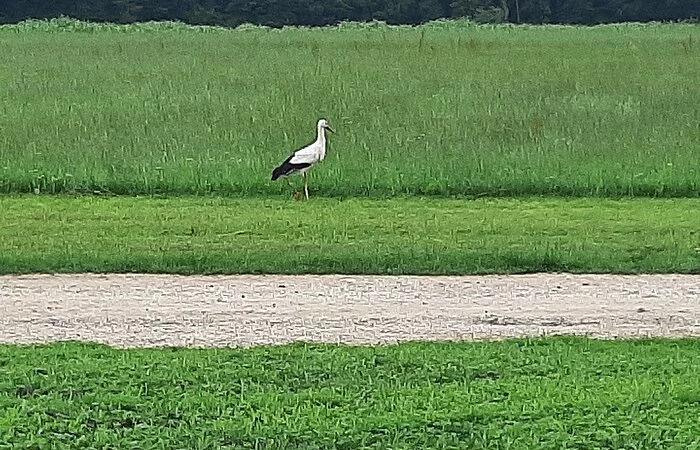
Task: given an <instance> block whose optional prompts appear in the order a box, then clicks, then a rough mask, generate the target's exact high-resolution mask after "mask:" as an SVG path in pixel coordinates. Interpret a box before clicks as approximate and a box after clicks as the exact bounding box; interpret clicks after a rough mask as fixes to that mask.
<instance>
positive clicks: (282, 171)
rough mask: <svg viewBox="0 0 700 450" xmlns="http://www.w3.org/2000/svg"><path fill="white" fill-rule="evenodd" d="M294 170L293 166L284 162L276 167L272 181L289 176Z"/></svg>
mask: <svg viewBox="0 0 700 450" xmlns="http://www.w3.org/2000/svg"><path fill="white" fill-rule="evenodd" d="M292 170H294V168H293V167H292V165H291V164H289V163H288V162H286V161H285V162H283V163H282V164H280V165H279V166H277V167H275V170H273V171H272V181H275V180H277V179H278V178H279V177H283V176H285V175H289V173H290V172H291V171H292Z"/></svg>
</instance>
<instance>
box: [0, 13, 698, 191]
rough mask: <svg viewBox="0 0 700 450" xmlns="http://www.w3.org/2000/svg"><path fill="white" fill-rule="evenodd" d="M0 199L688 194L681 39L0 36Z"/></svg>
mask: <svg viewBox="0 0 700 450" xmlns="http://www.w3.org/2000/svg"><path fill="white" fill-rule="evenodd" d="M0 52H2V55H3V61H4V62H5V63H4V64H2V65H0V86H2V91H3V93H2V97H3V101H2V102H1V103H0V192H4V193H9V192H12V193H17V192H47V193H58V192H93V191H99V192H111V193H116V194H144V193H169V194H202V193H217V194H220V195H278V194H281V193H282V192H284V189H285V186H284V185H282V184H273V183H271V182H270V181H269V175H270V172H271V170H272V168H273V167H274V166H275V165H276V164H277V163H279V162H280V161H282V159H284V158H285V157H286V156H287V155H288V153H289V152H290V151H292V150H294V149H296V148H297V147H299V146H302V145H304V144H306V143H308V142H310V141H311V140H312V139H313V138H314V131H315V130H314V125H315V122H316V120H317V119H318V118H320V117H326V118H328V119H329V120H330V121H331V123H332V124H333V125H334V126H335V128H336V130H337V134H335V135H332V136H331V142H330V152H329V155H328V158H327V159H326V161H325V162H324V164H323V165H322V166H320V167H318V168H316V169H314V171H313V172H312V183H313V186H314V187H316V188H317V192H318V195H326V196H378V197H381V196H391V195H397V194H408V195H412V194H422V195H492V196H519V195H531V194H538V195H540V194H545V195H561V196H660V197H678V196H691V197H695V196H698V194H699V193H700V166H698V152H699V151H700V143H699V139H700V138H699V137H700V125H699V124H700V90H699V89H698V88H697V83H698V75H697V74H698V73H700V28H698V27H697V26H696V25H690V24H684V25H683V24H675V25H660V24H651V25H643V26H642V25H612V26H599V27H592V28H579V27H558V26H551V27H511V26H499V27H492V26H474V25H471V24H468V23H461V22H454V23H446V22H438V23H433V24H428V25H425V26H422V27H415V28H411V27H387V26H383V25H378V24H369V25H365V26H361V25H357V24H355V25H353V24H346V25H343V26H340V27H332V28H322V29H300V28H287V29H282V30H270V29H264V28H255V27H243V28H241V29H235V30H224V29H217V28H206V27H198V28H194V27H187V26H184V25H178V24H146V25H137V26H115V25H94V24H84V23H80V22H74V21H70V20H62V21H54V22H30V23H25V24H20V25H17V26H4V27H1V28H0Z"/></svg>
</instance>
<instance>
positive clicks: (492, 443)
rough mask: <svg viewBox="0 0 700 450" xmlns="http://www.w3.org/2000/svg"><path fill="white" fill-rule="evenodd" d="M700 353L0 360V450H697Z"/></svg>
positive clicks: (484, 346)
mask: <svg viewBox="0 0 700 450" xmlns="http://www.w3.org/2000/svg"><path fill="white" fill-rule="evenodd" d="M699 357H700V341H697V340H685V341H683V340H679V341H673V340H664V341H656V340H645V341H631V342H624V341H618V342H615V341H595V340H587V339H583V338H550V339H537V340H511V341H504V342H490V343H486V342H481V343H411V344H404V345H400V346H392V347H383V346H380V347H344V346H334V345H309V344H296V345H289V346H282V347H260V348H253V349H207V350H202V349H199V350H194V349H189V350H188V349H132V350H118V349H112V348H108V347H105V346H99V345H88V344H78V343H62V344H52V345H41V346H32V347H29V346H0V373H2V377H0V448H8V449H9V448H139V449H165V448H187V449H216V448H240V449H359V448H366V449H370V448H375V449H380V448H381V449H385V448H393V449H416V448H426V449H427V448H434V449H457V448H460V449H462V448H471V449H523V450H524V449H528V450H529V449H534V448H537V449H594V448H605V449H652V448H654V449H655V448H663V449H669V450H672V449H673V450H675V449H678V450H681V449H682V450H686V449H696V448H698V447H700V422H699V421H698V413H699V411H700V381H699V380H700V378H698V377H697V369H698V366H697V361H698V358H699Z"/></svg>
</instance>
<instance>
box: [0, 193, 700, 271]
mask: <svg viewBox="0 0 700 450" xmlns="http://www.w3.org/2000/svg"><path fill="white" fill-rule="evenodd" d="M0 211H2V215H0V272H2V273H17V272H85V271H90V272H164V273H168V272H169V273H367V274H373V273H376V274H399V273H400V274H476V273H495V272H498V273H508V272H510V273H514V272H541V271H571V272H613V273H625V272H628V273H632V272H678V273H700V200H693V199H674V200H650V199H636V200H604V199H576V200H564V199H538V198H532V199H527V200H512V199H511V200H506V199H498V200H493V199H480V200H467V199H462V200H457V199H452V200H446V199H440V200H438V199H415V198H414V199H406V198H404V199H393V200H366V199H364V200H362V199H352V200H344V201H343V200H337V199H323V198H312V199H311V200H310V201H308V202H295V201H293V200H291V199H289V198H280V199H277V200H272V199H259V198H258V199H255V198H254V199H226V198H193V197H190V198H167V199H166V198H134V197H118V198H97V197H77V198H69V197H51V196H24V197H0Z"/></svg>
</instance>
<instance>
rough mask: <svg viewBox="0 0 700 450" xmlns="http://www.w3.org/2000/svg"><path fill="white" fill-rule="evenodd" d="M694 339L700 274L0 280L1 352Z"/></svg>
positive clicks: (699, 320) (698, 328) (698, 329)
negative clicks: (33, 347) (71, 346)
mask: <svg viewBox="0 0 700 450" xmlns="http://www.w3.org/2000/svg"><path fill="white" fill-rule="evenodd" d="M561 334H576V335H587V336H593V337H600V338H618V337H651V336H664V337H685V336H700V275H640V276H617V275H571V274H534V275H516V276H463V277H426V276H340V275H328V276H278V275H260V276H250V275H242V276H172V275H90V274H88V275H27V276H2V277H0V342H3V343H41V342H52V341H62V340H81V341H91V342H100V343H106V344H110V345H114V346H117V347H154V346H187V347H214V346H252V345H262V344H283V343H289V342H294V341H313V342H331V343H346V344H380V343H381V344H389V343H397V342H404V341H412V340H465V339H466V340H471V339H501V338H507V337H523V336H542V335H561Z"/></svg>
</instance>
